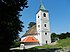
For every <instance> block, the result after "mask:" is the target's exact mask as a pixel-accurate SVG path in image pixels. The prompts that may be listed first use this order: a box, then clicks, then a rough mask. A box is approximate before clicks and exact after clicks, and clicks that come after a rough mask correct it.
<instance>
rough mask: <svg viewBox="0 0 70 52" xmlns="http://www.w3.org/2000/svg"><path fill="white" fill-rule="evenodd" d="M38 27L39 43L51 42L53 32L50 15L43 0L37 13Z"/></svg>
mask: <svg viewBox="0 0 70 52" xmlns="http://www.w3.org/2000/svg"><path fill="white" fill-rule="evenodd" d="M36 29H37V33H38V40H39V44H40V45H44V44H50V43H51V33H50V25H49V15H48V11H47V10H46V8H45V7H44V5H43V3H42V2H41V3H40V8H39V10H38V12H37V13H36Z"/></svg>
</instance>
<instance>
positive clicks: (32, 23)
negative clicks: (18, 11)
mask: <svg viewBox="0 0 70 52" xmlns="http://www.w3.org/2000/svg"><path fill="white" fill-rule="evenodd" d="M35 24H36V23H35V22H30V23H29V24H28V25H29V26H28V28H31V27H32V26H33V25H35Z"/></svg>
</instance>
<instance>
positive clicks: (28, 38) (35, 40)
mask: <svg viewBox="0 0 70 52" xmlns="http://www.w3.org/2000/svg"><path fill="white" fill-rule="evenodd" d="M21 42H38V40H37V39H36V38H35V37H33V36H27V37H26V38H25V39H23V40H22V41H21Z"/></svg>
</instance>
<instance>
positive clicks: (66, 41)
mask: <svg viewBox="0 0 70 52" xmlns="http://www.w3.org/2000/svg"><path fill="white" fill-rule="evenodd" d="M63 47H70V38H66V39H62V40H58V41H57V44H56V45H47V44H46V45H44V46H36V47H34V48H36V49H42V48H43V49H45V48H63Z"/></svg>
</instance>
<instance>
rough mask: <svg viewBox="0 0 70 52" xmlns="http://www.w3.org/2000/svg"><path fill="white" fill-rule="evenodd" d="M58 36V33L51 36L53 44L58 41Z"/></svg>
mask: <svg viewBox="0 0 70 52" xmlns="http://www.w3.org/2000/svg"><path fill="white" fill-rule="evenodd" d="M57 38H58V37H57V34H56V33H52V34H51V40H52V42H54V41H56V40H57Z"/></svg>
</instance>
